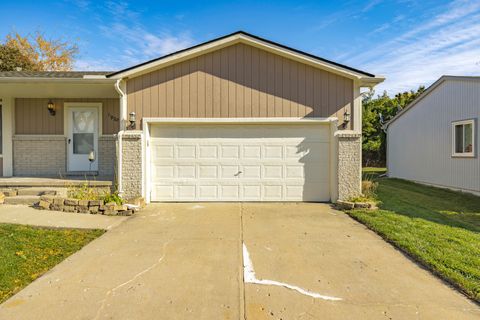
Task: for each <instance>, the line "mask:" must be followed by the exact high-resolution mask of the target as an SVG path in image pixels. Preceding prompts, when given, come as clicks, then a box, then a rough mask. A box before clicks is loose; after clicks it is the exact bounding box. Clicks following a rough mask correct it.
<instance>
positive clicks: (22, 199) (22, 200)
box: [5, 195, 40, 206]
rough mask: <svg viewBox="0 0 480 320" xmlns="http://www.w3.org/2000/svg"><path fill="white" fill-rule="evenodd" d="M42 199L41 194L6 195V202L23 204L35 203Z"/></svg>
mask: <svg viewBox="0 0 480 320" xmlns="http://www.w3.org/2000/svg"><path fill="white" fill-rule="evenodd" d="M39 201H40V196H32V195H27V196H15V197H5V204H22V205H28V206H31V205H34V204H37V203H38V202H39Z"/></svg>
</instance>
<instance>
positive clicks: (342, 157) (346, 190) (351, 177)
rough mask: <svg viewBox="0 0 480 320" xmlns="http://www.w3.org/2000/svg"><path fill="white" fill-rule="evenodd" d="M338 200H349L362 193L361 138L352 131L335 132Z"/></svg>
mask: <svg viewBox="0 0 480 320" xmlns="http://www.w3.org/2000/svg"><path fill="white" fill-rule="evenodd" d="M335 137H336V141H337V152H338V158H337V177H338V199H339V200H349V199H352V198H354V197H358V196H360V195H361V193H362V157H361V156H362V136H361V134H359V133H355V132H353V131H337V132H336V133H335Z"/></svg>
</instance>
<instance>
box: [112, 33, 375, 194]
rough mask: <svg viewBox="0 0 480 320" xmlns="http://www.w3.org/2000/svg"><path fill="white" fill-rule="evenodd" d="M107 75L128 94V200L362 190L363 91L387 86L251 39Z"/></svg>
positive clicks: (225, 41) (124, 161)
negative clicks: (140, 197) (376, 86)
mask: <svg viewBox="0 0 480 320" xmlns="http://www.w3.org/2000/svg"><path fill="white" fill-rule="evenodd" d="M109 77H112V78H115V79H117V83H116V87H117V90H118V91H119V93H120V94H121V97H122V98H121V104H120V106H121V115H122V118H123V119H124V120H123V121H124V122H122V123H123V124H124V127H123V128H124V130H123V131H121V132H120V134H119V154H120V157H119V164H118V168H119V172H120V174H119V178H118V181H119V182H118V185H119V189H120V193H121V194H122V195H123V196H124V197H125V198H130V197H134V196H139V195H142V196H144V197H145V199H146V201H147V202H150V201H155V202H163V201H311V202H325V201H336V200H337V199H348V198H351V197H355V196H358V195H359V194H360V192H361V123H362V115H361V109H362V106H361V103H362V95H361V93H360V89H361V88H362V87H370V88H371V87H373V86H375V85H376V84H377V83H379V82H382V81H383V78H381V77H375V76H374V75H372V74H369V73H366V72H364V71H360V70H357V69H354V68H351V67H348V66H345V65H341V64H338V63H335V62H332V61H328V60H325V59H323V58H320V57H316V56H313V55H311V54H308V53H305V52H301V51H298V50H295V49H292V48H288V47H286V46H283V45H280V44H278V43H274V42H271V41H269V40H266V39H262V38H259V37H256V36H254V35H251V34H247V33H245V32H236V33H233V34H230V35H227V36H225V37H221V38H218V39H215V40H212V41H209V42H206V43H203V44H200V45H197V46H194V47H191V48H188V49H185V50H181V51H178V52H176V53H173V54H169V55H167V56H164V57H160V58H158V59H154V60H151V61H148V62H145V63H143V64H140V65H138V66H134V67H131V68H128V69H125V70H121V71H119V72H116V73H113V74H111V75H109ZM130 119H131V120H130ZM138 150H140V154H139V151H138Z"/></svg>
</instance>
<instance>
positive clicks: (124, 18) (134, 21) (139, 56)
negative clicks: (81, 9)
mask: <svg viewBox="0 0 480 320" xmlns="http://www.w3.org/2000/svg"><path fill="white" fill-rule="evenodd" d="M76 1H84V0H76ZM96 5H97V6H96V7H95V8H90V9H91V10H92V12H93V10H95V12H96V13H99V12H100V13H102V12H103V14H105V15H107V16H109V17H110V18H111V22H109V23H103V24H102V23H100V24H99V25H98V28H99V32H100V33H101V34H102V35H103V36H104V37H107V38H109V39H110V40H111V41H112V49H111V50H105V51H104V53H103V54H102V59H101V60H96V59H90V58H85V59H79V60H78V61H77V62H76V63H75V69H77V70H79V69H82V70H118V69H122V68H125V67H129V66H132V65H135V64H138V63H140V62H143V61H146V60H149V59H152V58H156V57H160V56H163V55H166V54H169V53H172V52H175V51H178V50H180V49H184V48H187V47H189V46H191V45H192V44H193V42H194V41H193V39H192V38H191V36H190V34H189V32H187V31H184V32H179V33H172V32H171V31H169V30H158V31H157V30H150V29H149V28H148V27H146V26H145V25H144V24H143V23H142V20H141V19H140V18H141V13H140V12H139V11H137V10H134V9H131V8H130V6H129V4H128V3H127V2H125V1H118V2H113V1H107V2H105V3H104V4H101V3H97V4H96ZM100 21H101V20H100Z"/></svg>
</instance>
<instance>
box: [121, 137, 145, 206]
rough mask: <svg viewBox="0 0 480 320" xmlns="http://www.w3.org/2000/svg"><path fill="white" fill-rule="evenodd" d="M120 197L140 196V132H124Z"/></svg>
mask: <svg viewBox="0 0 480 320" xmlns="http://www.w3.org/2000/svg"><path fill="white" fill-rule="evenodd" d="M121 143H122V196H123V198H124V199H132V198H135V197H140V196H141V195H142V174H143V173H142V132H141V131H126V132H125V133H124V134H123V136H122V138H121Z"/></svg>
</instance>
